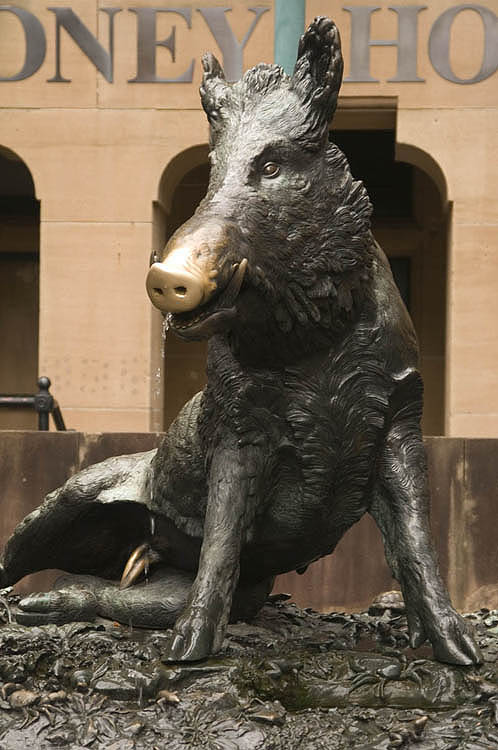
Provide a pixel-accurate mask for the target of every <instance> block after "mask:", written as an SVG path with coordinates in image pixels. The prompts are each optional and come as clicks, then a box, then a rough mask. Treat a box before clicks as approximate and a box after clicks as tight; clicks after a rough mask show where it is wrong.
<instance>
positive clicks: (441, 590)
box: [370, 374, 481, 665]
mask: <svg viewBox="0 0 498 750" xmlns="http://www.w3.org/2000/svg"><path fill="white" fill-rule="evenodd" d="M409 377H410V381H411V382H406V383H405V386H404V388H403V390H404V391H405V393H404V394H403V396H404V397H403V398H402V399H401V403H400V406H399V409H398V411H397V413H396V414H395V416H394V418H393V421H392V425H391V428H390V430H389V432H388V434H387V436H386V440H385V445H384V451H383V455H382V456H381V460H380V464H379V475H378V481H377V486H376V488H375V491H374V499H373V503H372V506H371V508H370V513H371V514H372V516H373V517H374V519H375V521H376V522H377V524H378V526H379V528H380V530H381V532H382V535H383V538H384V546H385V552H386V558H387V561H388V563H389V565H390V567H391V570H392V572H393V575H394V577H395V578H396V579H397V580H398V581H399V583H400V584H401V588H402V592H403V597H404V599H405V605H406V612H407V618H408V627H409V631H410V645H411V646H412V648H417V647H418V646H420V645H421V644H422V643H423V642H424V641H425V640H426V639H429V641H430V642H431V643H432V646H433V650H434V655H435V657H436V658H437V659H438V660H440V661H443V662H447V663H450V664H462V665H465V664H473V663H479V662H480V661H481V656H480V653H479V649H478V648H477V646H476V644H475V642H474V639H473V637H472V634H471V628H470V627H469V625H468V624H467V623H466V622H465V620H464V619H463V618H462V617H461V616H460V615H459V614H457V612H455V610H454V609H453V607H452V606H451V602H450V599H449V595H448V592H447V590H446V587H445V585H444V583H443V581H442V580H441V577H440V574H439V570H438V565H437V561H436V554H435V551H434V547H433V544H432V539H431V534H430V529H429V488H428V481H427V468H426V458H425V449H424V446H423V443H422V436H421V432H420V426H419V417H420V402H421V390H420V389H421V385H420V383H419V382H418V375H417V377H416V378H415V374H414V375H412V376H409ZM407 380H408V379H407ZM417 388H418V389H419V397H418V399H417ZM407 391H408V392H407ZM410 392H411V393H410ZM398 395H400V394H398Z"/></svg>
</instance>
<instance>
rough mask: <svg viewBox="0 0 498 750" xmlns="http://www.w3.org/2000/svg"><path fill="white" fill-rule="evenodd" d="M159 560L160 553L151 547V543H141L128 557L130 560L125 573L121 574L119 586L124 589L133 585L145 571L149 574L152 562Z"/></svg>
mask: <svg viewBox="0 0 498 750" xmlns="http://www.w3.org/2000/svg"><path fill="white" fill-rule="evenodd" d="M158 560H159V555H158V554H157V552H155V551H154V550H153V549H151V547H150V545H149V544H147V543H146V542H145V543H144V544H140V545H139V546H138V547H137V548H136V549H134V550H133V552H132V553H131V555H130V557H129V558H128V562H127V563H126V565H125V567H124V570H123V575H122V576H121V581H120V584H119V588H120V589H121V590H123V589H127V588H129V587H130V586H132V585H133V584H134V583H135V581H136V580H137V579H138V578H139V577H140V576H141V575H142V573H144V572H145V574H147V572H148V570H149V566H150V565H151V563H153V562H157V561H158Z"/></svg>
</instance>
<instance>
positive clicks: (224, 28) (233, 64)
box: [197, 6, 270, 81]
mask: <svg viewBox="0 0 498 750" xmlns="http://www.w3.org/2000/svg"><path fill="white" fill-rule="evenodd" d="M197 10H198V11H199V13H200V14H201V15H202V17H203V18H204V20H205V21H206V23H207V25H208V26H209V30H210V31H211V33H212V35H213V36H214V38H215V39H216V41H217V43H218V46H219V48H220V49H221V51H222V53H223V67H224V69H225V75H226V77H227V81H238V80H239V78H241V77H242V52H243V51H244V47H245V46H246V44H247V42H248V40H249V37H250V36H251V34H252V32H253V31H254V29H255V28H256V24H257V23H258V21H259V19H260V18H261V16H262V15H263V13H266V11H267V10H270V9H269V8H268V7H263V6H258V7H256V8H249V10H250V11H251V13H255V14H256V17H255V18H254V19H253V22H252V23H251V25H250V26H249V29H248V31H247V32H246V35H245V36H244V38H243V40H242V41H241V42H239V40H238V39H237V37H236V36H235V34H234V33H233V31H232V29H231V28H230V25H229V23H228V21H227V17H226V15H225V13H226V12H227V10H231V8H198V9H197Z"/></svg>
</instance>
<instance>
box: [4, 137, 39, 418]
mask: <svg viewBox="0 0 498 750" xmlns="http://www.w3.org/2000/svg"><path fill="white" fill-rule="evenodd" d="M39 238H40V203H39V201H38V200H37V199H36V195H35V186H34V183H33V178H32V176H31V172H30V171H29V169H28V167H27V166H26V164H25V163H24V161H23V160H22V159H21V158H20V157H19V156H18V155H17V154H16V153H14V152H13V151H11V150H10V149H8V148H5V147H3V146H0V329H1V356H0V393H4V394H9V393H34V392H35V391H36V388H37V385H36V380H37V376H38V297H39V281H38V269H39V245H40V241H39ZM0 428H1V429H36V415H35V413H34V412H31V411H26V410H14V409H7V408H2V409H1V410H0Z"/></svg>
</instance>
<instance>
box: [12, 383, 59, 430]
mask: <svg viewBox="0 0 498 750" xmlns="http://www.w3.org/2000/svg"><path fill="white" fill-rule="evenodd" d="M50 386H51V382H50V378H47V377H46V376H45V375H42V376H41V377H39V378H38V388H39V389H40V390H39V391H38V393H35V394H34V395H33V396H30V395H25V394H7V395H0V406H8V407H14V408H17V409H34V410H35V411H36V412H37V414H38V429H39V430H48V423H49V416H50V414H51V415H52V419H53V420H54V424H55V427H56V429H57V430H65V429H66V425H65V424H64V419H63V417H62V412H61V410H60V407H59V404H58V403H57V401H56V400H55V398H54V397H53V396H52V394H51V393H50V392H49V388H50Z"/></svg>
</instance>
